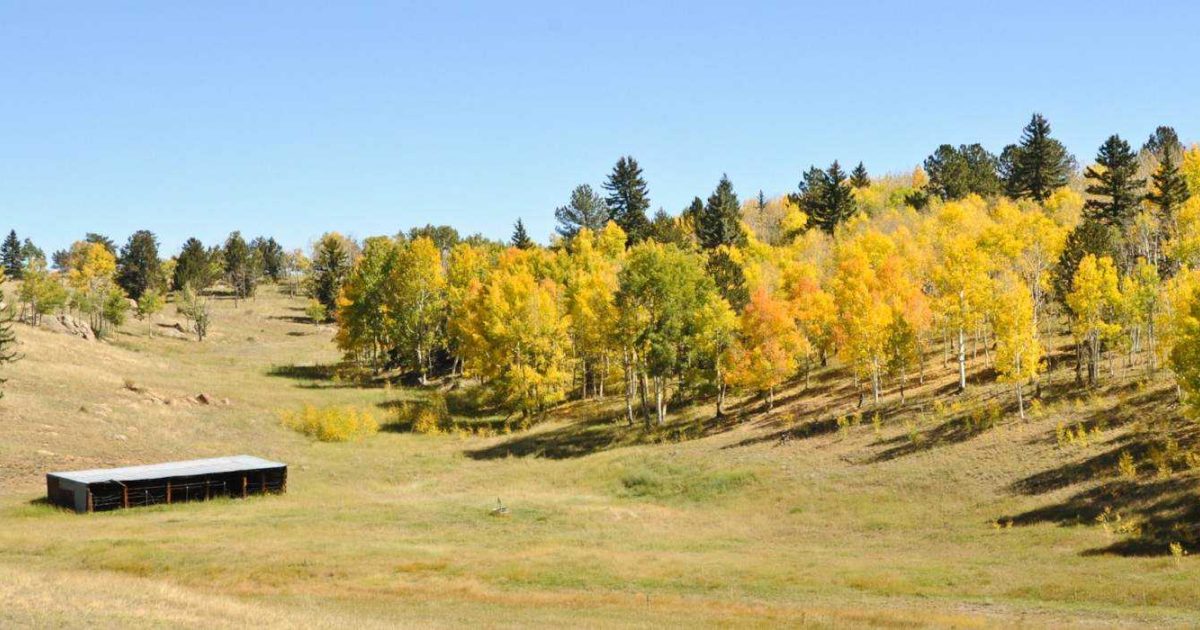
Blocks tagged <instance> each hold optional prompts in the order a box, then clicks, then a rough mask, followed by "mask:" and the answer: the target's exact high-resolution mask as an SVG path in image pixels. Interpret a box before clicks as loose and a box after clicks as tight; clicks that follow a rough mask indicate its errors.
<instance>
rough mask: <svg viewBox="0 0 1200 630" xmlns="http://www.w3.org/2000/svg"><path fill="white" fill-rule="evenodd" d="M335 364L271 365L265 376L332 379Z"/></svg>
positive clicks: (335, 367)
mask: <svg viewBox="0 0 1200 630" xmlns="http://www.w3.org/2000/svg"><path fill="white" fill-rule="evenodd" d="M337 367H338V366H336V365H320V364H316V365H295V364H293V365H273V366H271V369H269V370H267V376H277V377H279V378H290V379H294V380H298V381H332V380H333V377H334V376H336V375H337Z"/></svg>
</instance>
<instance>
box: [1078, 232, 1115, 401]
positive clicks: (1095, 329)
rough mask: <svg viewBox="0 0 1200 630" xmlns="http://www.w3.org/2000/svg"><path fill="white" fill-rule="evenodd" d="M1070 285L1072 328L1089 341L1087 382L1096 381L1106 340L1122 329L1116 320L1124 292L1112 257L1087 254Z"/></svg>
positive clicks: (1083, 340)
mask: <svg viewBox="0 0 1200 630" xmlns="http://www.w3.org/2000/svg"><path fill="white" fill-rule="evenodd" d="M1071 286H1072V290H1071V292H1070V293H1069V294H1068V295H1067V306H1068V307H1069V308H1070V309H1071V313H1072V315H1073V322H1072V330H1073V332H1074V333H1075V336H1076V338H1077V339H1079V340H1081V341H1082V342H1083V343H1085V344H1087V348H1088V383H1089V384H1092V385H1094V384H1095V383H1096V379H1097V371H1098V366H1099V363H1100V356H1101V352H1102V351H1103V347H1104V343H1105V342H1106V341H1111V340H1113V339H1115V338H1116V336H1117V335H1118V334H1120V332H1121V325H1120V324H1119V323H1117V309H1118V308H1119V307H1120V301H1121V294H1120V290H1119V288H1118V281H1117V270H1116V267H1115V266H1114V265H1113V261H1112V258H1109V257H1108V256H1102V257H1101V258H1099V259H1097V258H1096V256H1095V255H1093V254H1087V255H1086V256H1084V257H1083V259H1082V260H1080V261H1079V268H1078V269H1077V270H1076V271H1075V277H1074V279H1073V281H1072V283H1071Z"/></svg>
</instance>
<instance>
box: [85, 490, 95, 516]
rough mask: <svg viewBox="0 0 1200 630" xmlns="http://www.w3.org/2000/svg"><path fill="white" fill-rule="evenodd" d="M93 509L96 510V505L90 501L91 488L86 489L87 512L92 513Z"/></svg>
mask: <svg viewBox="0 0 1200 630" xmlns="http://www.w3.org/2000/svg"><path fill="white" fill-rule="evenodd" d="M95 509H96V504H95V502H94V501H93V500H92V489H91V488H88V489H87V511H88V512H92V511H94V510H95Z"/></svg>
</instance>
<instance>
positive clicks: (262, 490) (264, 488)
mask: <svg viewBox="0 0 1200 630" xmlns="http://www.w3.org/2000/svg"><path fill="white" fill-rule="evenodd" d="M258 482H259V483H261V484H262V487H261V488H259V489H258V493H259V494H266V493H267V473H259V474H258Z"/></svg>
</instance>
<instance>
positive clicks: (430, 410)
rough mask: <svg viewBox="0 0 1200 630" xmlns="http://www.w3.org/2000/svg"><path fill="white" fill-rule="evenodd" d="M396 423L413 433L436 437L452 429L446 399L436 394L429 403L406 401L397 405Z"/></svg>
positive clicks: (430, 398)
mask: <svg viewBox="0 0 1200 630" xmlns="http://www.w3.org/2000/svg"><path fill="white" fill-rule="evenodd" d="M396 422H397V423H398V424H400V425H407V426H408V427H409V428H410V429H411V430H412V432H413V433H420V434H423V435H436V434H439V433H444V432H447V431H449V430H451V429H452V427H451V423H450V411H449V410H448V409H447V407H446V397H445V396H443V395H442V394H440V393H434V394H432V395H431V396H430V397H429V400H428V401H427V402H424V403H421V402H416V401H407V400H406V401H404V402H401V403H400V404H398V405H396Z"/></svg>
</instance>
